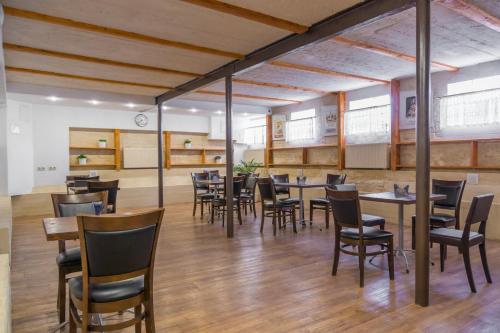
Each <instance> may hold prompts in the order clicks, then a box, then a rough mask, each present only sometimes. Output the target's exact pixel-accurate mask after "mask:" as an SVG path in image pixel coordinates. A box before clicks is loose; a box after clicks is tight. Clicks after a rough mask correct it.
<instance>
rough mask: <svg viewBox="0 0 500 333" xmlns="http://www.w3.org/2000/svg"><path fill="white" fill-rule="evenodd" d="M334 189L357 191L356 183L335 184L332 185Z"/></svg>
mask: <svg viewBox="0 0 500 333" xmlns="http://www.w3.org/2000/svg"><path fill="white" fill-rule="evenodd" d="M332 187H333V189H334V190H336V191H357V190H358V189H357V188H356V184H337V185H333V186H332Z"/></svg>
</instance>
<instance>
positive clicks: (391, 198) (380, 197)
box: [359, 192, 446, 205]
mask: <svg viewBox="0 0 500 333" xmlns="http://www.w3.org/2000/svg"><path fill="white" fill-rule="evenodd" d="M359 199H361V200H366V201H377V202H386V203H398V204H404V205H411V204H414V203H416V202H417V197H416V194H415V193H410V194H409V195H408V196H404V197H397V196H396V195H395V194H394V192H379V193H365V194H360V195H359ZM429 199H430V201H436V200H443V199H446V195H444V194H431V195H430V198H429Z"/></svg>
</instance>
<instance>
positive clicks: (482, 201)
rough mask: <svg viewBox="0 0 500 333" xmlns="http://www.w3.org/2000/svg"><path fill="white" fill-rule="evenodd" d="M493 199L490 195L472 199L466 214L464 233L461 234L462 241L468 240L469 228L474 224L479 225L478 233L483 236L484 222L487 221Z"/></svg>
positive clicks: (484, 230)
mask: <svg viewBox="0 0 500 333" xmlns="http://www.w3.org/2000/svg"><path fill="white" fill-rule="evenodd" d="M493 198H494V195H493V194H492V193H489V194H482V195H476V196H474V197H473V198H472V203H471V205H470V208H469V213H468V214H467V220H466V221H465V228H464V232H463V234H462V239H463V240H468V239H469V233H470V228H471V226H472V225H473V224H476V223H481V224H480V225H479V233H481V234H483V235H484V234H485V232H486V221H487V220H488V215H489V214H490V209H491V205H492V203H493Z"/></svg>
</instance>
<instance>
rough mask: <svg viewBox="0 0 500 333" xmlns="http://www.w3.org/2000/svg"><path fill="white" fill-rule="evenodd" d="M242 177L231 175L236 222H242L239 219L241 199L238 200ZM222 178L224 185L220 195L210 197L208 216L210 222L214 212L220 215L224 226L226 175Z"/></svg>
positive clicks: (212, 220) (212, 219)
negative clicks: (210, 206)
mask: <svg viewBox="0 0 500 333" xmlns="http://www.w3.org/2000/svg"><path fill="white" fill-rule="evenodd" d="M243 178H244V177H242V176H235V177H233V211H235V212H237V214H238V222H239V223H240V224H243V221H242V219H241V201H240V195H241V189H242V188H243ZM223 179H224V187H223V192H222V195H216V196H215V197H214V198H213V199H212V212H211V213H212V215H211V218H210V222H212V223H214V218H215V214H217V215H218V216H222V226H224V219H225V217H226V211H227V198H226V187H227V181H226V177H223Z"/></svg>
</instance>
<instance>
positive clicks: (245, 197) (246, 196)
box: [240, 193, 252, 199]
mask: <svg viewBox="0 0 500 333" xmlns="http://www.w3.org/2000/svg"><path fill="white" fill-rule="evenodd" d="M240 198H241V199H252V193H241V194H240Z"/></svg>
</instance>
